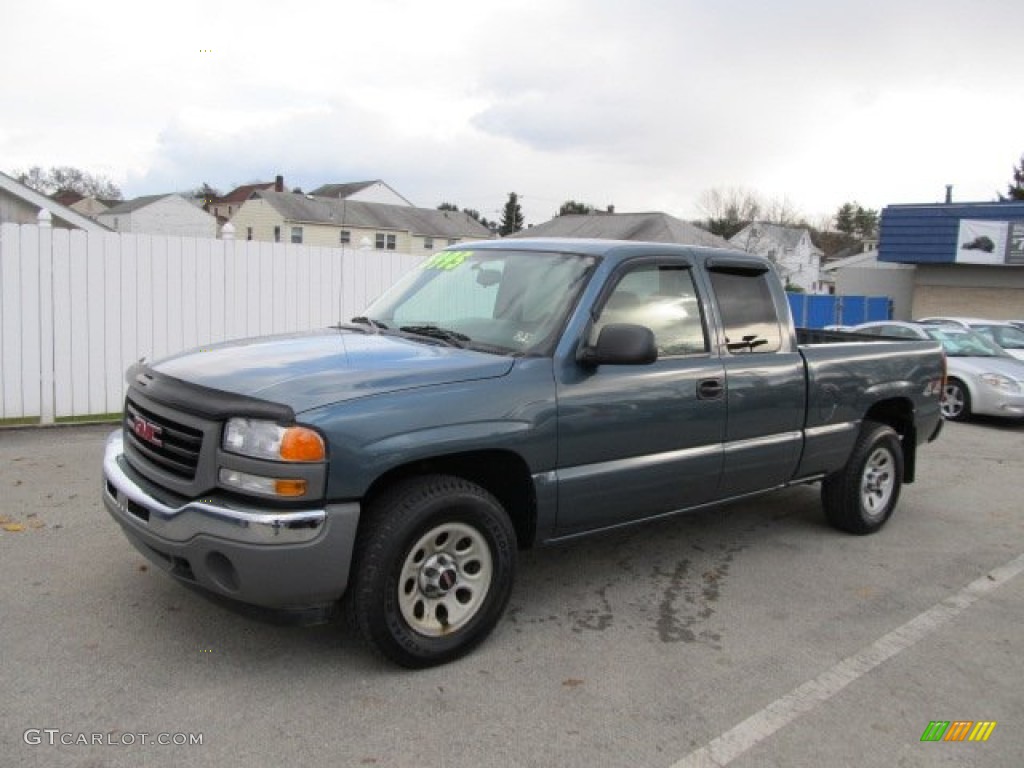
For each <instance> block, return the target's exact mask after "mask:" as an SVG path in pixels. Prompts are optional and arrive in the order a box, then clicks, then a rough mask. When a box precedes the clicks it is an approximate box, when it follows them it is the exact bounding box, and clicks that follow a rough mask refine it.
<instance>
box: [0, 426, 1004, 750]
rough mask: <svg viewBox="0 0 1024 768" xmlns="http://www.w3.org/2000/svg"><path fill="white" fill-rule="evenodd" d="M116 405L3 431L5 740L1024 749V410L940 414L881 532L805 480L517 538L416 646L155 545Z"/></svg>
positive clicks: (102, 746)
mask: <svg viewBox="0 0 1024 768" xmlns="http://www.w3.org/2000/svg"><path fill="white" fill-rule="evenodd" d="M109 431H110V427H95V426H89V427H73V428H54V429H27V430H26V429H19V430H4V431H0V574H2V578H3V583H2V587H0V692H2V696H0V766H14V765H18V766H82V767H88V768H99V767H101V766H138V765H155V766H164V765H167V766H172V765H173V766H192V765H195V766H207V765H209V766H234V765H246V766H281V765H310V766H312V765H332V766H377V767H379V768H385V767H388V766H412V765H417V766H422V765H434V766H491V765H494V766H545V767H549V766H587V767H588V768H589V767H590V766H598V765H599V766H650V767H651V768H684V766H696V765H719V766H722V765H730V766H736V767H737V768H752V767H753V766H775V765H778V766H807V767H808V768H809V767H810V766H815V767H818V766H847V765H848V766H854V765H856V766H886V768H889V767H890V766H935V765H968V766H1007V767H1012V768H1019V767H1020V766H1022V765H1024V694H1022V691H1024V639H1022V637H1024V635H1022V631H1021V625H1022V619H1024V503H1022V497H1024V472H1022V468H1024V440H1022V438H1024V425H1021V424H1005V423H998V422H985V423H970V424H949V425H947V427H946V429H945V431H944V433H943V435H942V437H941V438H940V440H939V441H938V442H937V443H935V444H933V445H931V446H926V447H925V448H924V449H923V450H922V453H921V456H920V463H919V480H918V482H917V483H915V484H914V485H911V486H907V487H905V488H904V491H903V496H902V498H901V501H900V505H899V507H898V509H897V511H896V514H895V516H894V517H893V519H892V520H891V521H890V523H889V524H888V525H887V526H886V528H885V529H883V530H882V532H880V533H879V534H877V535H875V536H868V537H855V536H849V535H846V534H841V533H838V532H835V531H833V530H831V529H830V528H828V527H827V526H826V525H825V523H824V521H823V517H822V515H821V512H820V508H819V504H818V489H817V487H801V488H793V489H789V490H786V491H783V492H780V493H777V494H774V495H771V496H766V497H762V498H760V499H757V500H753V501H748V502H745V503H741V504H733V505H729V506H727V507H724V508H720V509H716V510H711V511H706V512H701V513H699V514H695V515H690V516H687V517H680V518H676V519H674V520H669V521H665V522H660V523H656V524H653V525H648V526H646V527H640V528H636V529H633V530H630V531H628V532H626V533H618V534H615V535H607V536H601V537H597V538H591V539H589V540H582V541H579V542H576V543H573V544H571V545H562V546H558V547H553V548H546V549H538V550H535V551H531V552H527V553H524V554H523V555H522V557H521V560H520V571H519V579H518V582H517V587H516V590H515V593H514V595H513V599H512V604H511V608H510V610H509V612H508V614H507V616H506V617H505V619H504V620H503V621H502V622H501V623H500V624H499V626H498V628H497V630H496V631H495V633H494V634H493V635H492V636H491V638H490V639H489V640H488V641H487V642H486V643H485V644H484V645H483V646H482V647H481V648H480V649H478V650H477V651H476V652H475V653H473V654H471V655H470V656H469V657H467V658H465V659H463V660H461V661H458V662H456V663H453V664H450V665H448V666H445V667H442V668H438V669H432V670H427V671H422V672H409V671H405V670H401V669H398V668H396V667H394V666H391V665H389V664H388V663H386V662H383V661H381V660H379V659H377V658H375V657H374V656H372V655H371V654H370V653H369V652H368V651H366V650H365V649H364V648H362V647H361V646H360V645H359V643H358V642H357V640H356V638H355V635H354V633H352V632H350V631H349V630H347V629H346V628H345V627H344V626H342V625H340V624H335V625H326V626H320V627H310V628H299V627H280V626H272V625H268V624H264V623H259V622H257V621H254V620H252V619H249V618H245V617H242V616H239V615H236V614H233V613H231V612H228V611H226V610H224V609H223V608H221V607H219V606H217V605H214V604H213V603H210V602H208V601H206V600H204V599H202V598H201V597H199V596H197V595H195V594H194V593H192V592H190V591H188V590H185V589H183V588H182V587H180V586H178V585H177V584H175V583H173V582H172V581H171V580H170V578H169V577H167V576H165V575H164V574H163V573H160V572H158V571H157V570H155V569H154V568H151V567H149V566H148V565H147V564H146V561H145V560H144V559H143V558H142V557H141V556H140V555H138V554H137V553H136V552H135V550H134V549H132V547H131V546H130V545H129V544H128V542H127V540H125V538H124V537H123V536H122V534H121V532H120V530H119V529H118V527H117V526H116V524H115V523H114V522H113V521H112V520H111V519H110V518H109V517H108V515H107V513H106V512H105V510H104V509H103V506H102V504H101V502H100V496H99V489H100V471H99V466H100V459H101V453H102V445H103V440H104V437H105V435H106V434H107V433H108V432H109ZM932 721H950V722H955V721H975V722H978V721H986V722H995V723H996V724H997V725H996V726H995V727H994V729H992V730H991V733H990V736H989V738H988V740H987V741H985V742H969V741H963V742H953V741H950V742H946V741H940V742H923V741H921V738H922V735H923V734H924V732H925V730H926V729H927V728H928V726H929V723H931V722H932ZM143 734H145V737H143ZM161 737H164V738H161ZM197 738H198V739H199V740H201V742H202V743H201V744H196V743H191V744H190V743H188V742H189V741H193V742H194V741H196V740H197ZM158 740H162V741H167V742H170V743H167V744H159V743H156V742H157V741H158ZM83 741H84V742H86V743H82V742H83ZM93 742H100V743H93ZM182 742H184V743H182Z"/></svg>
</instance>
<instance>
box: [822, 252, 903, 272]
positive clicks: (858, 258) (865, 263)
mask: <svg viewBox="0 0 1024 768" xmlns="http://www.w3.org/2000/svg"><path fill="white" fill-rule="evenodd" d="M847 267H874V268H876V269H913V267H911V266H910V265H907V264H889V263H886V262H884V261H879V260H878V250H877V249H876V250H872V251H861V252H860V253H855V254H853V255H852V256H846V257H844V258H841V259H834V260H833V261H830V262H828V263H827V264H823V265H822V266H821V271H822V272H826V273H832V272H838V271H839V270H841V269H846V268H847Z"/></svg>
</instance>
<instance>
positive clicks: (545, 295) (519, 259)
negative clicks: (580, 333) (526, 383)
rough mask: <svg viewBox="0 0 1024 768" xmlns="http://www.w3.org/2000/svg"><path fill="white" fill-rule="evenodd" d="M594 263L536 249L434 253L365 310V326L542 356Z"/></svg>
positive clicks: (500, 350) (497, 350) (511, 352)
mask: <svg viewBox="0 0 1024 768" xmlns="http://www.w3.org/2000/svg"><path fill="white" fill-rule="evenodd" d="M592 264H593V259H592V258H590V257H585V256H579V255H575V254H567V253H544V252H535V251H507V250H501V251H488V250H480V251H470V250H464V251H458V250H452V251H441V252H439V253H435V254H434V255H433V256H431V257H430V258H428V259H427V260H426V261H425V262H424V263H423V264H422V265H420V267H419V268H418V269H414V270H413V271H412V272H410V273H409V274H407V275H405V277H403V278H402V279H401V280H399V281H398V283H396V284H395V285H394V286H393V287H392V288H391V289H390V290H388V291H387V292H386V293H385V294H384V295H383V296H381V297H380V298H379V299H377V300H376V301H375V302H374V303H373V304H371V305H370V307H369V308H367V310H366V312H365V313H364V317H363V318H361V320H363V321H364V322H371V323H373V324H375V325H376V326H377V328H378V330H382V331H383V332H385V333H387V332H401V333H406V334H411V335H415V336H419V337H423V338H430V339H435V340H440V341H445V342H449V343H452V344H455V345H457V346H464V347H469V348H472V349H480V350H482V351H489V352H498V353H502V354H537V353H541V352H544V351H546V348H547V346H548V345H549V344H550V343H551V342H552V341H553V339H554V337H555V334H556V333H557V332H558V330H559V329H560V328H561V326H562V323H563V321H564V320H565V317H566V315H567V314H568V312H569V310H570V309H571V308H572V307H573V305H574V304H575V301H576V297H577V296H578V295H579V292H580V290H581V289H582V287H583V285H584V283H585V278H586V276H587V275H588V274H589V270H590V266H591V265H592Z"/></svg>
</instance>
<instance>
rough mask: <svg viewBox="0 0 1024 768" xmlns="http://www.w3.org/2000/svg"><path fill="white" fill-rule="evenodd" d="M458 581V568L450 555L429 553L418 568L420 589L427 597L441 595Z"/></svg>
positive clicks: (446, 592)
mask: <svg viewBox="0 0 1024 768" xmlns="http://www.w3.org/2000/svg"><path fill="white" fill-rule="evenodd" d="M458 581H459V569H458V566H457V565H456V563H455V560H454V559H453V558H452V556H451V555H447V554H445V553H444V552H441V553H438V554H436V555H431V556H430V557H428V558H427V559H426V561H425V562H424V563H423V567H422V568H420V591H421V592H423V594H425V595H426V596H427V597H443V596H444V595H446V594H448V592H449V591H450V590H451V589H452V587H454V586H455V585H456V584H457V583H458Z"/></svg>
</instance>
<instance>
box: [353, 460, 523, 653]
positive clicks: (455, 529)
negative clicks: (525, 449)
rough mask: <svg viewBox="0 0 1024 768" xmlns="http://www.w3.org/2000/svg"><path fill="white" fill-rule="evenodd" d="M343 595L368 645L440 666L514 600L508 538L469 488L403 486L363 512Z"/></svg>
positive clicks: (457, 481)
mask: <svg viewBox="0 0 1024 768" xmlns="http://www.w3.org/2000/svg"><path fill="white" fill-rule="evenodd" d="M367 517H368V520H367V522H366V526H365V528H364V529H363V531H362V532H361V533H360V537H359V542H358V547H357V560H356V563H355V566H354V569H353V583H352V585H351V586H350V588H349V593H348V595H347V597H346V600H347V601H348V610H349V613H350V616H351V618H352V620H353V622H354V624H355V625H356V626H357V627H358V628H359V630H360V633H361V634H362V635H363V637H364V638H365V639H366V640H367V641H368V643H369V644H370V645H371V646H372V647H373V648H375V649H376V650H377V651H379V652H380V653H381V654H383V655H384V656H386V657H388V658H389V659H391V660H392V661H395V662H397V663H398V664H401V665H402V666H406V667H428V666H434V665H436V664H443V663H445V662H447V661H451V660H453V659H456V658H458V657H460V656H462V655H464V654H465V653H468V652H469V651H470V650H472V649H473V648H474V647H475V646H477V645H478V644H479V643H480V642H482V641H483V640H484V638H486V637H487V635H488V634H490V632H491V630H492V629H493V628H494V626H495V625H496V624H497V622H498V620H499V619H500V618H501V615H502V613H503V612H504V610H505V606H506V605H507V604H508V600H509V597H510V595H511V593H512V582H513V578H514V575H515V563H516V540H515V531H514V529H513V528H512V524H511V521H510V520H509V518H508V515H507V514H506V513H505V510H504V509H503V508H502V506H501V504H500V503H499V502H498V501H497V499H495V498H494V497H493V496H492V495H491V494H490V493H488V492H487V491H486V490H484V489H483V488H481V487H479V486H478V485H476V484H474V483H470V482H468V481H466V480H463V479H461V478H457V477H449V476H442V475H433V476H426V477H419V478H412V479H410V480H406V481H403V482H401V483H399V484H398V485H397V486H395V487H394V488H393V489H390V490H389V491H388V492H386V493H385V494H384V495H382V496H381V497H379V498H378V499H377V500H376V501H375V502H374V503H373V504H371V506H370V508H369V509H368V510H367Z"/></svg>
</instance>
